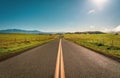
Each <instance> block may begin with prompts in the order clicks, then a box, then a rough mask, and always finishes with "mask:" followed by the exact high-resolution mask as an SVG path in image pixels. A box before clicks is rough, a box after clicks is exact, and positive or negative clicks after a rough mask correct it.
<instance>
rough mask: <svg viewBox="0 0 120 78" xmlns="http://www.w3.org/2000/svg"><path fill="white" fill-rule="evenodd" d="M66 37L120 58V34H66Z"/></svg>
mask: <svg viewBox="0 0 120 78" xmlns="http://www.w3.org/2000/svg"><path fill="white" fill-rule="evenodd" d="M64 38H65V39H67V40H70V41H73V42H75V43H77V44H79V45H82V46H84V47H87V48H90V49H93V50H95V51H98V52H101V53H103V54H106V55H110V56H114V57H117V58H120V35H114V34H64Z"/></svg>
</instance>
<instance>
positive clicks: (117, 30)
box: [112, 25, 120, 32]
mask: <svg viewBox="0 0 120 78" xmlns="http://www.w3.org/2000/svg"><path fill="white" fill-rule="evenodd" d="M112 31H114V32H119V31H120V25H118V26H117V27H115V28H114V29H113V30H112Z"/></svg>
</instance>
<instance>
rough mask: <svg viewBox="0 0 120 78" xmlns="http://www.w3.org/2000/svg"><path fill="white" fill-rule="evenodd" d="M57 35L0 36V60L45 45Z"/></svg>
mask: <svg viewBox="0 0 120 78" xmlns="http://www.w3.org/2000/svg"><path fill="white" fill-rule="evenodd" d="M56 38H58V35H32V34H0V58H1V57H4V56H6V55H9V54H15V53H17V52H22V51H24V50H26V49H29V48H32V47H35V46H38V45H41V44H44V43H47V42H49V41H51V40H54V39H56Z"/></svg>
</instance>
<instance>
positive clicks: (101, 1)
mask: <svg viewBox="0 0 120 78" xmlns="http://www.w3.org/2000/svg"><path fill="white" fill-rule="evenodd" d="M92 2H93V4H94V5H95V6H97V7H98V8H99V9H102V8H103V7H104V6H105V4H106V3H107V2H108V0H92Z"/></svg>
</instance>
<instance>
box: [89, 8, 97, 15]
mask: <svg viewBox="0 0 120 78" xmlns="http://www.w3.org/2000/svg"><path fill="white" fill-rule="evenodd" d="M95 13H96V10H95V9H92V10H89V11H88V14H95Z"/></svg>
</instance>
